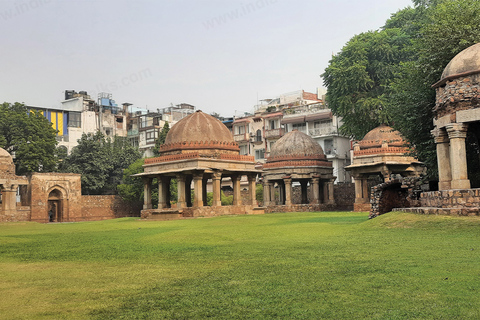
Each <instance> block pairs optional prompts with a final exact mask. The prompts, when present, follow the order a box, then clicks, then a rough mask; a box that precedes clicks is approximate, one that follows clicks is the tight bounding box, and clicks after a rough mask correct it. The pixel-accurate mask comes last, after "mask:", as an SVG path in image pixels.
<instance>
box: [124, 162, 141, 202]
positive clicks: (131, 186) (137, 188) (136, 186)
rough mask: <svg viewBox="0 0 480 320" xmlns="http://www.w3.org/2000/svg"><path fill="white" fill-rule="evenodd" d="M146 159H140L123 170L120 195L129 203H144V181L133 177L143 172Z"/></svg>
mask: <svg viewBox="0 0 480 320" xmlns="http://www.w3.org/2000/svg"><path fill="white" fill-rule="evenodd" d="M144 162H145V159H143V158H142V159H138V160H136V161H135V162H133V163H132V164H131V165H129V166H128V167H127V168H126V169H124V170H123V179H122V183H121V184H119V185H118V186H117V190H118V194H119V195H120V196H121V197H122V199H123V200H125V201H129V202H136V201H143V181H142V178H140V177H132V175H134V174H137V173H142V172H143V164H144Z"/></svg>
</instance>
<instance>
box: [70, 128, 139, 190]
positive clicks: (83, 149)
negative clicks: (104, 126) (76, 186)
mask: <svg viewBox="0 0 480 320" xmlns="http://www.w3.org/2000/svg"><path fill="white" fill-rule="evenodd" d="M138 158H140V153H139V152H138V150H136V149H134V148H133V147H131V146H130V145H129V144H128V143H127V141H126V140H125V138H121V137H115V139H114V140H113V141H110V140H106V139H105V136H104V135H103V134H102V133H101V132H100V131H97V132H96V133H95V134H91V133H88V134H83V135H82V137H81V139H80V140H79V141H78V145H77V146H75V147H74V148H73V149H72V152H71V153H70V155H69V156H68V157H67V158H66V159H65V160H64V161H63V163H62V164H61V171H63V172H72V173H80V174H82V193H83V194H111V193H114V192H115V191H116V187H117V185H118V184H119V183H120V181H121V178H122V175H123V169H124V168H127V167H128V166H129V165H130V164H131V163H132V162H134V161H135V160H137V159H138Z"/></svg>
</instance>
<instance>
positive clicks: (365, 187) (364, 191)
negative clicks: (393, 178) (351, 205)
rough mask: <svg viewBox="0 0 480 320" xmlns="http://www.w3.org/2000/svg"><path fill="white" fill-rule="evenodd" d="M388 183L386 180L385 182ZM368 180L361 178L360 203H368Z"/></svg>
mask: <svg viewBox="0 0 480 320" xmlns="http://www.w3.org/2000/svg"><path fill="white" fill-rule="evenodd" d="M387 181H388V180H387ZM368 193H369V190H368V178H362V198H363V202H362V203H368Z"/></svg>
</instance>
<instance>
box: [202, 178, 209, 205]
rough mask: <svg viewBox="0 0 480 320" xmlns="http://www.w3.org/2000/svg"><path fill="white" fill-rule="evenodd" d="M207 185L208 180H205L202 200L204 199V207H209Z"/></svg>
mask: <svg viewBox="0 0 480 320" xmlns="http://www.w3.org/2000/svg"><path fill="white" fill-rule="evenodd" d="M207 183H208V178H205V177H204V178H203V180H202V199H203V205H204V206H208V203H207Z"/></svg>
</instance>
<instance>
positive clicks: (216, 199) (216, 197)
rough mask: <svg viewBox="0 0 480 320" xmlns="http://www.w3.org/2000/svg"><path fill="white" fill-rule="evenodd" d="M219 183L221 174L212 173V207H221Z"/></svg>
mask: <svg viewBox="0 0 480 320" xmlns="http://www.w3.org/2000/svg"><path fill="white" fill-rule="evenodd" d="M221 181H222V173H221V172H218V171H217V172H214V173H213V176H212V185H213V201H212V206H213V207H220V206H221V205H222V198H221V192H222V187H221Z"/></svg>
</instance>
